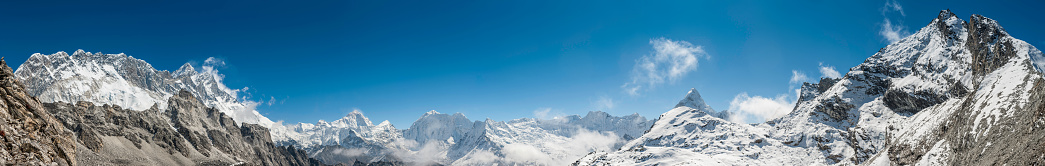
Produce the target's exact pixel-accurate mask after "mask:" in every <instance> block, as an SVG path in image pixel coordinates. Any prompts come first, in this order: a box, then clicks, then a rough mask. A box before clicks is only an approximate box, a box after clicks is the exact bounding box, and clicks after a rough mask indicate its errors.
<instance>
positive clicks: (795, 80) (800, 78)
mask: <svg viewBox="0 0 1045 166" xmlns="http://www.w3.org/2000/svg"><path fill="white" fill-rule="evenodd" d="M808 80H809V77H807V76H806V74H805V73H802V72H799V71H798V70H791V81H790V82H789V83H791V84H792V85H794V84H801V83H802V82H806V81H808Z"/></svg>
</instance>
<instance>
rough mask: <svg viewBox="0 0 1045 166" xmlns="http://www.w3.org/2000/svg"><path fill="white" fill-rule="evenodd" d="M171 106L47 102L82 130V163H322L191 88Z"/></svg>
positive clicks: (66, 124) (60, 116) (71, 125)
mask: <svg viewBox="0 0 1045 166" xmlns="http://www.w3.org/2000/svg"><path fill="white" fill-rule="evenodd" d="M166 105H167V106H168V108H167V109H166V111H160V110H159V109H158V108H157V107H158V106H153V107H152V108H150V109H147V110H144V111H135V110H130V109H124V108H121V107H119V106H114V105H108V104H105V105H101V106H96V105H94V104H92V103H90V102H78V103H76V104H70V103H64V102H58V103H45V104H43V107H44V108H46V109H47V110H49V111H50V113H51V114H53V115H54V116H55V117H56V118H57V119H59V120H60V121H62V124H63V125H64V127H65V128H68V129H71V130H73V131H74V132H76V133H77V134H76V135H75V136H76V138H78V141H76V142H75V143H76V145H77V146H76V147H77V148H76V149H75V152H76V154H77V155H78V156H79V157H78V158H77V159H76V162H77V163H80V164H83V165H236V164H248V165H320V163H319V162H318V160H315V159H311V158H309V157H308V155H307V154H306V153H305V152H304V151H303V150H299V149H296V148H294V147H293V146H289V147H279V146H275V145H274V144H273V143H272V139H271V137H270V134H269V131H268V129H267V128H265V127H262V126H259V125H256V124H248V123H242V124H240V125H239V126H237V125H236V121H234V120H233V119H232V118H230V117H229V116H227V115H225V114H224V113H222V112H221V111H219V110H217V109H215V108H213V107H206V106H205V105H204V104H203V103H202V102H201V101H200V100H198V99H196V97H194V96H193V95H192V94H190V93H189V92H188V91H181V92H179V93H178V94H177V95H174V96H171V97H170V99H169V100H168V102H167V104H166Z"/></svg>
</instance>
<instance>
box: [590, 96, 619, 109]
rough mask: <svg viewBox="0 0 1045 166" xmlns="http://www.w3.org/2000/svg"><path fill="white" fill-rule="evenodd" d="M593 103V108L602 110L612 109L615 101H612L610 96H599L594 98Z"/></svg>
mask: <svg viewBox="0 0 1045 166" xmlns="http://www.w3.org/2000/svg"><path fill="white" fill-rule="evenodd" d="M594 105H595V109H597V110H600V111H602V110H609V109H613V107H615V106H616V105H617V103H616V102H614V101H613V99H612V98H609V97H606V96H601V97H599V99H598V100H595V103H594Z"/></svg>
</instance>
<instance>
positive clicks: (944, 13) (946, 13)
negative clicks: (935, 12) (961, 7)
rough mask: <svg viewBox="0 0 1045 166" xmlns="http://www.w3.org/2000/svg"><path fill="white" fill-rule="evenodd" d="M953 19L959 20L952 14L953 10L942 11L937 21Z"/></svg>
mask: <svg viewBox="0 0 1045 166" xmlns="http://www.w3.org/2000/svg"><path fill="white" fill-rule="evenodd" d="M951 18H958V16H957V15H954V13H953V12H951V9H946V10H941V11H940V15H939V16H936V19H938V20H947V19H951Z"/></svg>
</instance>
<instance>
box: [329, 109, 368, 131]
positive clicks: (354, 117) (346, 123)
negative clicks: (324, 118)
mask: <svg viewBox="0 0 1045 166" xmlns="http://www.w3.org/2000/svg"><path fill="white" fill-rule="evenodd" d="M330 125H334V126H338V127H369V126H374V123H373V122H371V121H370V118H367V117H366V116H363V112H360V111H359V110H353V111H352V112H350V113H348V115H345V117H342V118H341V119H338V120H335V121H333V122H331V123H330Z"/></svg>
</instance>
